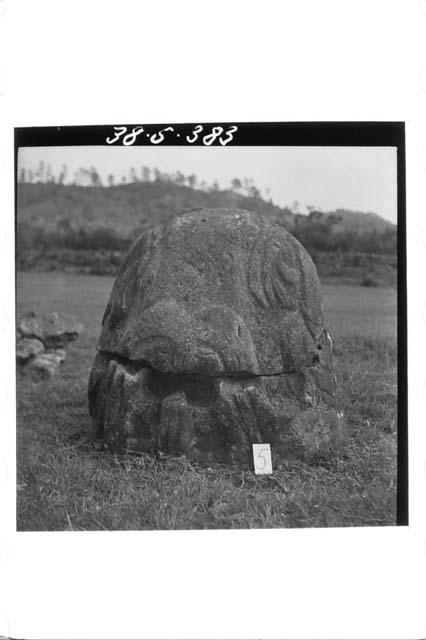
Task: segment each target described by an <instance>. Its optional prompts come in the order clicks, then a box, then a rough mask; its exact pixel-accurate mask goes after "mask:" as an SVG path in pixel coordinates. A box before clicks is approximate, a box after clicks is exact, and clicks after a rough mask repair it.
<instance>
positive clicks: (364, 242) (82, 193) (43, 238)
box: [17, 163, 397, 278]
mask: <svg viewBox="0 0 426 640" xmlns="http://www.w3.org/2000/svg"><path fill="white" fill-rule="evenodd" d="M79 175H80V176H83V175H84V176H85V182H84V186H83V185H82V184H78V181H79V178H78V177H77V180H76V183H75V182H74V181H72V182H69V181H68V180H67V169H66V167H63V169H62V171H61V174H60V175H58V176H56V177H54V179H53V177H52V176H53V174H52V171H51V169H50V167H49V166H48V165H44V164H42V163H41V165H40V166H39V168H38V169H37V172H33V174H30V175H29V174H28V170H23V169H22V170H21V171H20V173H19V176H18V178H19V179H18V191H17V261H18V265H20V266H21V267H22V268H40V269H42V268H45V265H46V264H47V263H46V261H47V262H48V263H49V267H48V268H49V269H50V268H55V267H54V265H55V264H57V268H58V269H60V268H61V264H62V265H63V264H64V263H65V262H67V264H68V263H70V264H74V263H75V264H76V265H77V267H76V268H77V270H80V269H83V270H84V271H85V272H88V273H112V272H113V271H114V269H115V268H116V264H117V263H118V262H119V260H120V258H121V256H122V255H123V254H124V252H125V251H126V250H127V248H128V246H129V245H130V243H131V242H132V241H133V240H134V238H135V237H137V235H138V234H139V233H141V232H142V231H144V230H146V229H148V228H149V227H152V226H155V225H156V224H162V223H165V222H167V220H168V219H170V217H171V216H172V215H173V214H174V213H177V212H179V211H184V210H188V209H193V208H200V207H207V208H217V207H232V208H243V209H249V210H252V211H257V212H259V213H261V214H262V215H263V216H264V217H265V218H266V219H268V220H270V221H272V222H274V223H276V224H279V225H281V226H282V227H284V228H285V229H286V230H287V231H289V232H290V233H292V234H293V235H294V236H295V237H296V238H297V239H298V240H299V241H300V242H301V243H302V244H303V245H304V247H305V248H306V249H307V250H308V252H309V253H310V254H311V256H312V257H313V259H314V262H315V263H316V264H317V267H318V265H326V266H327V268H326V271H327V273H333V274H338V273H342V272H343V271H344V270H346V271H347V272H350V271H351V269H352V270H353V271H354V273H355V272H357V273H358V275H359V274H361V272H363V271H362V270H364V271H366V272H368V271H370V270H371V269H374V265H377V264H378V263H379V262H380V261H381V263H383V264H385V263H386V265H387V267H386V269H388V267H389V269H390V270H391V271H392V272H393V273H394V272H395V273H396V271H395V269H396V247H397V233H396V227H395V226H394V225H391V224H390V223H387V222H386V221H385V220H383V219H381V218H380V217H379V216H375V215H374V214H363V213H360V212H352V211H346V210H336V211H334V212H322V211H320V210H318V209H317V208H316V207H314V206H310V207H307V210H308V214H307V215H305V214H302V213H301V212H300V210H301V206H300V205H299V203H298V202H294V203H293V204H292V205H290V206H287V207H279V206H277V205H276V204H274V202H273V201H272V199H271V198H269V199H267V198H266V197H263V196H262V194H261V192H260V190H259V189H258V188H257V187H256V185H255V184H254V183H253V180H250V179H248V178H245V179H242V180H240V179H238V178H234V179H232V180H231V181H230V185H229V188H227V189H223V188H222V189H221V188H219V185H218V184H217V182H214V183H213V184H211V185H207V184H206V183H205V182H204V181H199V180H198V178H197V177H196V176H195V175H189V176H185V175H184V174H183V173H181V172H176V173H174V174H167V173H164V172H161V171H159V170H158V169H156V168H154V169H149V168H148V167H142V169H141V171H140V172H139V176H138V177H136V172H135V173H133V171H132V169H131V170H130V172H129V176H128V178H129V179H128V181H126V182H125V183H124V182H121V183H120V184H115V183H112V182H110V184H109V186H105V185H103V184H102V181H101V179H100V177H99V173H98V172H97V171H96V169H94V168H93V167H91V168H88V169H84V170H80V174H79ZM132 178H133V179H132ZM88 187H89V188H88ZM49 256H50V258H49ZM363 256H364V257H363ZM365 256H367V257H365ZM368 256H371V258H368ZM372 256H375V257H374V258H373V257H372ZM377 256H384V257H385V256H388V257H387V258H383V259H382V258H380V260H379V259H378V258H377ZM43 265H44V266H43ZM320 270H321V269H320ZM389 273H390V271H389ZM358 275H357V278H358ZM360 277H361V276H360ZM392 277H393V276H392Z"/></svg>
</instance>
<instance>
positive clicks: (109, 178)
mask: <svg viewBox="0 0 426 640" xmlns="http://www.w3.org/2000/svg"><path fill="white" fill-rule="evenodd" d="M108 186H109V187H113V186H114V175H113V174H112V173H110V174H109V175H108Z"/></svg>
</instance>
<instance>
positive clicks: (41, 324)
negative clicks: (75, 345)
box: [18, 311, 83, 349]
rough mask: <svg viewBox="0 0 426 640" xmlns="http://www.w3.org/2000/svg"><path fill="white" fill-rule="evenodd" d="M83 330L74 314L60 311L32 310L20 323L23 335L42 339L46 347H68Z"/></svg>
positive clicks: (19, 328)
mask: <svg viewBox="0 0 426 640" xmlns="http://www.w3.org/2000/svg"><path fill="white" fill-rule="evenodd" d="M82 330H83V325H82V324H81V323H80V322H77V320H76V319H75V318H74V317H73V316H70V315H68V314H67V313H62V312H58V311H52V312H51V313H48V314H46V315H40V314H38V313H35V312H34V311H30V312H29V313H27V314H26V315H25V316H23V317H22V318H21V320H20V322H19V324H18V331H19V333H20V335H21V336H23V337H24V338H36V339H37V340H41V342H42V343H43V344H44V346H45V347H46V349H57V348H59V347H66V346H67V345H68V343H69V342H72V341H73V340H76V339H77V338H78V336H79V335H80V333H81V331H82Z"/></svg>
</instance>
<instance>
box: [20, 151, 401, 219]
mask: <svg viewBox="0 0 426 640" xmlns="http://www.w3.org/2000/svg"><path fill="white" fill-rule="evenodd" d="M41 161H43V162H44V163H45V165H47V164H50V165H51V167H52V171H53V173H54V174H56V175H58V174H59V172H60V170H61V167H62V165H63V164H66V165H67V166H68V174H71V175H72V174H73V173H74V171H76V170H78V169H79V168H80V167H84V168H88V167H90V166H94V167H96V169H97V171H98V172H99V174H100V176H101V178H102V180H103V182H104V183H105V184H106V183H107V176H108V174H110V173H112V174H114V175H115V177H116V181H117V182H119V181H120V180H121V176H122V175H126V176H128V174H129V169H130V167H132V166H133V167H135V168H136V170H137V171H138V170H140V167H141V166H143V165H145V166H148V167H150V168H153V167H157V168H158V169H160V171H165V172H167V173H174V172H176V171H181V172H182V173H184V174H185V175H189V174H192V173H194V174H195V175H196V176H197V178H198V181H199V182H201V181H202V180H205V181H206V182H207V183H208V184H211V183H213V182H214V181H215V180H217V182H218V183H219V186H220V187H221V188H225V187H228V186H229V185H230V181H231V180H232V179H233V178H240V179H241V180H242V179H243V178H244V177H247V178H252V179H253V181H254V184H255V185H256V186H257V187H258V188H259V189H260V190H261V192H262V194H263V195H265V191H266V189H269V197H271V198H272V200H273V201H274V202H275V203H276V204H278V205H279V206H282V207H283V206H291V205H292V204H293V203H294V202H295V201H297V202H299V203H300V205H301V211H302V212H304V207H306V206H308V205H309V206H314V207H318V208H320V209H322V210H323V211H330V210H334V209H338V208H345V209H352V210H356V211H364V212H373V213H377V214H379V215H380V216H382V217H383V218H386V219H387V220H390V221H391V222H394V223H395V224H396V220H397V173H396V148H394V147H237V146H231V147H214V146H211V147H207V146H206V147H187V146H185V147H182V146H179V147H172V146H164V147H161V146H155V147H150V146H128V147H106V146H105V147H101V146H97V147H93V146H92V147H25V148H21V149H20V150H19V156H18V171H19V170H20V169H21V168H24V169H32V170H33V171H34V170H35V169H36V168H37V166H38V164H39V163H40V162H41Z"/></svg>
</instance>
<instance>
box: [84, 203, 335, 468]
mask: <svg viewBox="0 0 426 640" xmlns="http://www.w3.org/2000/svg"><path fill="white" fill-rule="evenodd" d="M98 350H99V353H98V355H97V356H96V358H95V362H94V364H93V367H92V371H91V375H90V381H89V406H90V412H91V415H92V417H93V419H94V423H95V427H96V429H97V431H98V434H99V435H100V436H102V437H103V438H104V440H105V442H106V443H108V444H110V445H111V446H113V447H116V448H128V449H135V450H160V451H167V452H170V453H173V454H186V455H188V456H189V457H190V458H192V459H195V460H200V461H213V460H216V461H222V462H231V463H233V462H237V463H247V462H249V461H250V459H251V455H252V453H251V451H252V447H251V445H252V444H253V443H264V442H268V443H270V444H271V447H272V451H273V456H278V457H286V456H293V455H311V454H312V455H315V454H320V455H323V454H326V453H327V452H329V451H330V450H333V449H335V448H336V447H338V446H339V445H340V443H341V441H342V438H343V420H342V417H341V415H340V414H338V413H337V411H336V410H335V407H334V395H335V384H336V383H335V377H334V374H333V371H332V362H331V341H330V339H329V336H328V334H327V331H326V329H325V326H324V320H323V313H322V304H321V297H320V291H319V282H318V277H317V273H316V269H315V267H314V265H313V263H312V261H311V259H310V257H309V256H308V254H307V253H306V251H305V250H304V249H303V247H302V246H301V245H300V243H299V242H298V241H297V240H296V239H295V238H293V237H292V236H291V235H290V234H289V233H287V232H286V231H285V230H284V229H282V228H281V227H278V226H273V225H271V224H268V223H267V222H266V221H264V220H263V218H262V217H261V216H259V215H258V214H255V213H251V212H248V211H243V210H229V209H228V210H227V209H216V210H214V209H212V210H209V209H201V210H194V211H191V212H188V213H185V214H182V215H180V216H178V217H176V218H174V219H173V220H172V221H171V222H170V223H168V224H167V225H165V226H163V227H156V228H155V229H152V230H151V231H149V232H147V233H146V234H144V235H142V236H141V237H140V238H138V239H137V240H136V242H135V243H134V244H133V246H132V247H131V249H130V250H129V252H128V254H127V257H126V258H125V260H124V262H123V264H122V266H121V268H120V270H119V272H118V275H117V278H116V281H115V284H114V287H113V291H112V294H111V297H110V300H109V302H108V305H107V308H106V310H105V314H104V318H103V322H102V331H101V335H100V339H99V344H98Z"/></svg>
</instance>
